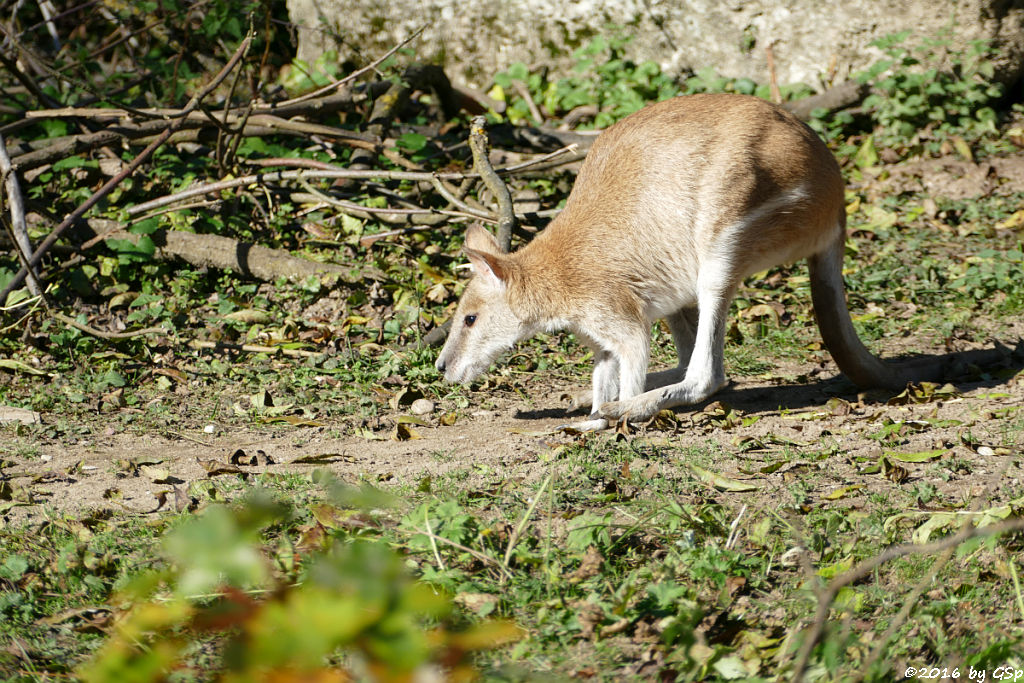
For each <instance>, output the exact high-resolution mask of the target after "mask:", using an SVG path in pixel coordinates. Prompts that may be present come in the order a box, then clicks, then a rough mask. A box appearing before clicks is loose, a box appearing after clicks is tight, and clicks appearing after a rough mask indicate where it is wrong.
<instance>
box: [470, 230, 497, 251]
mask: <svg viewBox="0 0 1024 683" xmlns="http://www.w3.org/2000/svg"><path fill="white" fill-rule="evenodd" d="M470 249H472V250H473V251H481V252H485V253H489V254H500V253H501V249H500V248H499V247H498V241H497V240H496V239H494V235H492V234H491V233H490V232H489V231H488V230H487V228H485V227H483V226H482V225H480V224H479V223H473V224H472V225H470V226H469V228H468V229H467V230H466V253H467V254H468V253H469V250H470Z"/></svg>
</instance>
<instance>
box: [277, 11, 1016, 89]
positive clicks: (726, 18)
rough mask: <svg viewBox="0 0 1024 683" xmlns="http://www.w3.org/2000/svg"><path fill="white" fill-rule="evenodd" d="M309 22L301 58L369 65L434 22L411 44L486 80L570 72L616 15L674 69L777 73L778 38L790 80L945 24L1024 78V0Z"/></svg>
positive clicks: (806, 79)
mask: <svg viewBox="0 0 1024 683" xmlns="http://www.w3.org/2000/svg"><path fill="white" fill-rule="evenodd" d="M287 4H288V11H289V13H290V15H291V19H292V21H293V22H295V23H296V24H297V25H298V26H299V29H298V38H299V45H298V57H299V58H300V59H303V60H306V61H309V62H313V61H315V60H316V59H317V57H319V56H320V55H322V54H323V53H324V52H325V51H326V50H330V49H336V50H337V51H338V55H339V57H340V59H342V60H344V59H347V58H354V59H355V60H356V61H357V62H359V63H365V62H367V61H369V59H371V58H372V57H375V56H377V55H379V54H381V53H383V52H384V51H386V50H387V49H389V48H390V47H392V46H393V45H394V44H396V43H397V42H399V41H400V40H402V39H404V38H406V37H408V36H409V35H411V34H412V33H413V32H414V31H415V30H416V29H417V28H419V27H421V26H425V27H426V28H425V30H424V31H423V34H422V35H421V36H420V37H419V38H418V39H417V40H416V41H414V42H413V43H412V44H411V46H412V47H413V48H414V49H415V51H416V53H417V55H418V58H419V59H420V60H421V61H432V62H436V63H440V64H443V65H444V67H445V69H446V71H447V72H448V74H449V75H450V76H452V77H454V78H455V79H457V80H460V81H463V82H465V83H467V84H469V85H475V86H478V87H481V86H485V85H486V84H487V82H488V81H489V79H490V77H491V76H492V75H493V74H494V73H495V72H497V71H500V70H502V69H505V68H507V67H508V66H509V65H510V64H511V63H513V62H516V61H522V62H526V63H527V64H528V65H530V66H546V67H550V68H551V69H552V70H553V72H554V73H555V74H559V73H567V72H568V71H569V70H570V69H571V67H572V64H573V60H572V58H571V53H572V51H573V50H574V49H576V48H577V47H579V46H581V45H583V44H586V43H587V42H588V41H589V40H590V39H591V38H592V37H593V36H595V35H598V34H600V35H604V36H610V35H613V34H614V31H611V30H609V28H608V25H609V24H616V25H618V26H621V27H624V33H625V34H626V35H630V36H632V37H633V40H632V42H631V43H630V44H629V45H628V46H627V48H626V51H627V55H628V56H629V57H630V58H631V59H634V60H636V61H640V60H647V59H650V60H654V61H655V62H657V63H659V64H660V65H661V66H662V68H663V69H665V70H667V71H668V72H670V73H684V72H686V71H688V70H694V69H698V68H701V67H704V66H712V67H714V68H715V69H716V70H717V71H718V73H720V74H721V75H724V76H729V77H747V78H751V79H754V80H756V81H759V82H764V81H766V80H767V76H768V66H767V63H766V57H765V47H766V46H768V45H773V53H774V56H775V65H776V71H777V74H778V77H779V81H780V82H781V83H795V82H803V83H807V84H808V85H811V86H813V87H818V88H820V87H822V86H823V85H825V84H827V83H829V82H833V81H841V80H844V79H845V78H846V77H848V76H849V75H850V74H851V73H853V72H856V71H858V70H861V69H864V68H866V67H868V66H870V65H871V64H873V63H874V62H875V61H876V60H877V59H879V58H880V57H881V56H882V55H881V53H880V52H879V51H878V50H877V49H876V48H873V47H869V46H868V43H870V42H871V41H872V40H875V39H876V38H880V37H882V36H885V35H887V34H890V33H894V32H896V31H901V30H912V31H914V33H915V35H916V36H918V37H925V36H936V35H940V34H942V33H943V32H945V34H946V35H948V36H949V37H950V40H951V44H952V49H953V50H959V49H963V48H964V47H965V46H966V45H967V44H968V43H969V41H971V40H977V39H987V40H992V41H994V43H995V45H996V46H998V47H999V49H1000V50H1001V56H1000V58H999V60H998V62H997V67H998V77H999V78H1000V80H1003V81H1004V82H1012V81H1015V80H1017V79H1018V78H1020V76H1021V66H1022V62H1024V0H844V1H843V2H821V0H789V1H788V2H785V1H782V0H775V1H773V0H603V1H602V0H583V1H580V2H574V1H573V0H287Z"/></svg>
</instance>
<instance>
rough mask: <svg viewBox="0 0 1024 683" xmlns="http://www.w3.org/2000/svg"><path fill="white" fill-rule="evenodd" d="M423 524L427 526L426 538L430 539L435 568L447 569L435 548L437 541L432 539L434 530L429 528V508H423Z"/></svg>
mask: <svg viewBox="0 0 1024 683" xmlns="http://www.w3.org/2000/svg"><path fill="white" fill-rule="evenodd" d="M423 524H424V526H426V528H427V538H428V539H430V548H431V550H433V551H434V559H435V560H437V568H438V569H440V570H441V571H448V568H447V567H446V566H445V564H444V560H442V559H441V553H440V552H439V551H438V549H437V541H435V540H434V530H433V529H431V528H430V510H426V509H424V510H423Z"/></svg>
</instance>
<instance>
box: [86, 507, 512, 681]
mask: <svg viewBox="0 0 1024 683" xmlns="http://www.w3.org/2000/svg"><path fill="white" fill-rule="evenodd" d="M325 510H326V512H325ZM335 513H336V514H335ZM318 514H319V515H320V516H321V517H330V518H332V519H333V518H336V517H337V516H338V515H340V516H344V514H345V512H344V511H340V510H337V509H335V508H332V507H330V506H324V508H323V509H318V510H316V511H314V516H316V515H318ZM292 517H293V514H292V511H291V509H290V508H289V507H288V506H285V505H283V504H281V503H278V502H275V501H273V500H271V499H270V498H269V497H267V496H265V495H253V496H250V497H249V498H248V499H247V500H246V501H245V502H244V503H242V504H240V505H236V506H232V507H228V506H223V505H213V506H211V507H209V508H208V509H206V510H205V511H204V512H203V513H202V514H201V515H199V516H197V517H195V518H193V519H190V520H189V521H187V522H185V523H183V524H182V525H181V526H179V527H178V528H176V529H174V530H172V531H171V532H170V533H168V534H167V536H166V537H165V539H164V543H163V551H164V556H165V559H166V560H167V567H166V568H164V569H158V570H154V571H149V572H145V573H143V574H140V575H139V576H137V577H136V578H134V579H133V580H132V581H130V582H129V583H128V585H127V586H126V588H125V589H124V590H122V591H121V594H120V596H119V599H118V601H119V602H120V603H122V604H123V603H127V604H129V605H130V607H129V608H128V610H127V614H126V616H125V617H124V618H123V619H121V620H120V621H119V623H118V625H117V628H116V630H115V632H114V634H113V635H112V637H111V638H110V639H109V640H108V641H107V643H106V644H105V645H104V646H103V648H102V649H101V650H100V651H99V653H98V654H97V655H96V657H95V658H94V659H93V660H92V661H90V662H88V663H86V664H85V665H83V666H82V667H81V668H80V669H79V671H78V674H79V675H80V676H81V678H82V680H84V681H87V682H95V683H100V682H103V683H106V682H109V681H151V680H159V679H162V678H163V677H164V676H166V675H167V674H168V673H169V672H171V671H179V672H181V671H187V670H189V668H190V658H191V657H193V656H194V655H195V650H196V648H197V647H198V646H199V645H200V644H202V643H204V642H208V641H209V640H210V639H216V640H217V641H218V643H219V644H218V645H217V647H216V648H215V649H216V651H217V655H216V657H215V661H216V663H215V664H214V665H213V666H212V669H206V670H204V672H203V673H204V674H208V673H210V671H211V670H212V671H215V672H218V678H217V679H218V680H221V681H252V680H275V681H299V680H304V681H308V680H320V681H335V680H337V681H341V680H353V677H355V678H358V679H361V680H377V681H399V680H410V678H411V677H414V676H416V675H426V674H427V673H431V674H433V675H438V674H440V675H443V676H444V677H445V679H446V680H456V681H458V680H469V679H471V678H473V677H474V676H475V671H474V668H473V666H472V664H471V662H470V657H471V655H472V653H474V652H475V651H477V650H481V649H485V648H489V647H494V646H497V645H501V644H505V643H508V642H511V641H514V640H516V639H517V638H518V637H519V630H518V629H517V628H516V627H515V626H513V625H512V624H510V623H508V622H504V621H494V620H488V621H482V622H480V623H478V624H476V625H473V626H470V627H468V628H464V629H461V630H455V629H453V627H452V626H451V623H450V622H451V617H452V616H453V613H452V605H451V602H450V601H449V600H448V598H447V597H446V596H445V595H444V594H443V593H440V592H438V591H437V590H435V589H433V588H431V587H429V586H427V585H426V584H424V583H422V582H419V581H416V580H415V579H413V578H412V576H411V575H410V574H409V572H408V570H407V569H406V567H405V565H404V564H403V562H402V560H401V558H400V557H399V556H398V555H397V554H396V553H394V552H393V551H392V550H390V549H389V548H388V547H387V546H386V545H385V544H383V543H382V542H378V541H376V540H366V539H362V538H353V539H350V540H338V539H336V538H334V537H332V536H331V534H329V533H328V530H327V527H325V526H324V525H322V524H320V523H319V522H318V523H316V524H314V525H313V526H312V527H310V528H308V529H307V533H306V535H305V536H304V537H303V538H301V539H300V540H299V543H298V544H293V543H291V542H289V541H287V539H282V540H281V542H280V543H279V544H278V545H277V547H276V548H275V549H274V550H273V551H271V552H268V551H267V549H266V548H265V547H264V537H265V534H266V533H267V532H268V530H270V529H271V528H273V527H275V526H277V525H282V524H287V523H288V522H289V521H290V520H291V518H292ZM328 524H330V522H328ZM282 569H284V570H285V571H284V572H282V571H281V570H282ZM205 668H206V667H204V669H205Z"/></svg>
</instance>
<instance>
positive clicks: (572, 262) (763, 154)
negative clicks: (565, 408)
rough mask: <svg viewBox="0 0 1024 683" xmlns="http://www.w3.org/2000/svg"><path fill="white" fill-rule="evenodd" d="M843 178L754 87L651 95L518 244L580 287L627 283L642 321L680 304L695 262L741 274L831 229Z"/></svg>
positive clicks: (607, 135)
mask: <svg viewBox="0 0 1024 683" xmlns="http://www.w3.org/2000/svg"><path fill="white" fill-rule="evenodd" d="M843 218H844V211H843V181H842V176H841V175H840V173H839V168H838V166H837V164H836V162H835V159H834V157H833V156H832V154H831V153H830V152H829V151H828V149H827V148H826V147H825V145H824V143H822V142H821V140H820V139H818V137H817V136H816V135H815V134H814V132H813V131H811V130H810V129H809V128H808V127H807V126H805V125H804V124H803V123H801V122H800V121H798V120H797V119H796V118H794V117H793V116H791V115H789V114H787V113H785V112H784V111H782V110H780V109H779V108H778V107H775V106H774V105H771V104H769V103H768V102H765V101H764V100H761V99H759V98H756V97H743V96H737V95H719V94H706V95H693V96H689V97H680V98H675V99H671V100H666V101H664V102H660V103H657V104H654V105H651V106H649V107H646V108H645V109H642V110H640V111H639V112H637V113H635V114H633V115H632V116H630V117H628V118H627V119H624V120H623V121H621V122H620V123H618V124H616V125H614V126H612V127H611V128H609V129H608V130H606V131H605V132H603V133H602V134H601V135H600V136H599V137H598V139H597V140H596V141H595V143H594V145H593V147H592V148H591V150H590V152H589V153H588V155H587V159H586V162H585V163H584V165H583V168H582V169H581V171H580V174H579V177H578V178H577V180H576V184H575V186H574V187H573V190H572V193H571V195H570V197H569V200H568V203H567V205H566V208H565V210H564V211H563V212H562V213H561V214H560V215H559V216H558V217H557V218H556V219H555V220H554V221H552V223H551V225H550V226H549V227H548V228H547V229H546V230H545V231H544V232H542V233H541V234H540V235H538V236H537V238H536V239H535V240H534V241H533V242H532V243H530V244H529V245H527V247H525V248H524V249H523V250H522V252H520V253H521V254H522V255H523V258H524V260H525V261H543V262H548V263H549V264H550V266H551V267H550V268H546V269H545V270H547V271H548V272H551V273H553V274H555V273H556V274H557V277H558V278H559V279H560V280H562V282H560V283H559V284H560V286H561V288H563V289H564V290H565V291H566V292H569V293H571V294H570V296H573V295H576V296H580V297H586V296H587V295H588V293H589V294H592V293H593V292H595V291H607V292H609V293H612V292H614V295H615V296H620V295H621V293H622V292H629V293H630V295H631V296H632V297H634V298H635V301H634V304H635V305H636V306H639V307H641V308H642V309H643V310H644V314H645V317H646V318H647V319H648V320H653V319H656V318H658V317H661V316H663V315H665V314H667V313H670V312H672V311H674V310H677V309H678V308H680V307H681V306H686V305H690V304H692V303H693V299H694V291H693V288H694V285H695V282H696V279H697V277H698V275H699V272H700V269H701V266H702V264H704V263H706V262H707V261H708V260H710V259H712V258H717V259H722V258H724V259H725V260H726V261H728V264H729V271H730V272H728V273H727V274H723V275H725V276H726V278H727V279H728V280H729V281H730V284H736V283H738V282H739V281H740V280H742V278H743V277H745V276H747V275H749V274H751V273H754V272H757V271H759V270H763V269H765V268H768V267H770V266H773V265H777V264H779V263H782V262H787V261H793V260H796V259H798V258H801V257H805V256H809V255H811V254H813V253H816V252H818V251H820V250H821V249H822V248H823V246H824V245H826V244H827V243H828V242H830V241H831V240H833V239H834V238H835V237H836V235H838V234H840V231H841V228H842V226H841V224H840V222H841V221H842V220H843Z"/></svg>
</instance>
